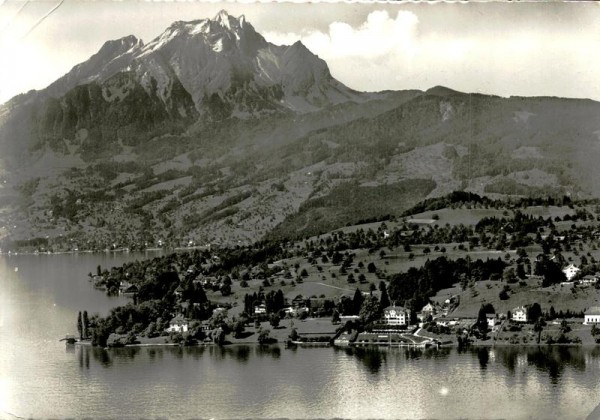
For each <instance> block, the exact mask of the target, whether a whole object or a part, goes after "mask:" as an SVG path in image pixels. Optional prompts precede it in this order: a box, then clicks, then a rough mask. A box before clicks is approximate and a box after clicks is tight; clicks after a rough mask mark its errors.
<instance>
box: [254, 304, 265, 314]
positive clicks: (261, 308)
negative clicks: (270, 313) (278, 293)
mask: <svg viewBox="0 0 600 420" xmlns="http://www.w3.org/2000/svg"><path fill="white" fill-rule="evenodd" d="M254 313H255V314H256V315H259V314H266V313H267V305H265V304H264V303H261V304H260V305H256V306H255V307H254Z"/></svg>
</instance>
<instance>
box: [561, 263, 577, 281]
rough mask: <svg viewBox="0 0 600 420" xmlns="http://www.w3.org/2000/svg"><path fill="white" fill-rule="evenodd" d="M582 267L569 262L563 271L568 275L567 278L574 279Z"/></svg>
mask: <svg viewBox="0 0 600 420" xmlns="http://www.w3.org/2000/svg"><path fill="white" fill-rule="evenodd" d="M580 270H581V269H580V268H579V267H576V266H574V265H573V264H569V265H568V266H567V267H565V268H563V273H565V276H567V280H571V279H573V277H575V276H576V275H577V273H579V271H580Z"/></svg>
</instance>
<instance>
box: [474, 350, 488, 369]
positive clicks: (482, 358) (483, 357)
mask: <svg viewBox="0 0 600 420" xmlns="http://www.w3.org/2000/svg"><path fill="white" fill-rule="evenodd" d="M477 358H478V359H479V366H480V367H481V369H482V370H485V369H487V365H488V362H489V360H490V351H489V350H488V348H487V347H482V348H480V349H478V350H477Z"/></svg>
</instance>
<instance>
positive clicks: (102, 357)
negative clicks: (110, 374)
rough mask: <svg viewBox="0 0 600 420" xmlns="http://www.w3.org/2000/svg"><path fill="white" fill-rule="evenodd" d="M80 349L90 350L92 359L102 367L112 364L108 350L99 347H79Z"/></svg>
mask: <svg viewBox="0 0 600 420" xmlns="http://www.w3.org/2000/svg"><path fill="white" fill-rule="evenodd" d="M81 350H82V351H84V352H90V353H91V354H92V357H93V359H94V360H95V361H97V362H98V363H100V365H101V366H102V367H105V368H108V367H110V366H112V364H113V361H112V358H111V355H110V354H109V350H105V349H103V348H99V347H81Z"/></svg>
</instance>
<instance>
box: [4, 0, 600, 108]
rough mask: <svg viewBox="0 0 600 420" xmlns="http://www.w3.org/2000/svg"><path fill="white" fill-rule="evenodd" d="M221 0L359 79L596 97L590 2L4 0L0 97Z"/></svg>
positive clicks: (599, 13) (599, 75) (599, 70)
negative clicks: (110, 43)
mask: <svg viewBox="0 0 600 420" xmlns="http://www.w3.org/2000/svg"><path fill="white" fill-rule="evenodd" d="M221 9H225V10H227V11H228V12H229V13H230V14H232V15H235V16H239V15H241V14H244V15H245V16H246V18H247V19H248V20H249V21H250V22H251V23H252V24H253V26H254V27H255V28H256V29H257V30H258V31H259V32H260V33H262V34H263V35H264V36H265V37H266V38H267V40H269V41H271V42H274V43H277V44H289V43H293V42H294V41H296V40H298V39H301V40H302V42H304V44H305V45H306V46H307V47H308V48H309V49H310V50H311V51H313V52H314V53H316V54H317V55H319V57H321V58H323V59H324V60H326V61H327V63H328V64H329V67H330V69H331V73H332V74H333V75H334V77H336V78H337V79H339V80H340V81H341V82H343V83H345V84H346V85H348V86H349V87H351V88H354V89H357V90H383V89H412V88H416V89H427V88H429V87H432V86H435V85H445V86H448V87H451V88H454V89H457V90H461V91H468V92H483V93H493V94H498V95H502V96H510V95H525V96H532V95H547V96H566V97H586V98H593V99H596V100H600V54H599V46H600V4H595V3H469V4H445V3H437V4H424V3H420V4H410V3H409V4H402V3H394V4H389V3H368V4H365V3H337V4H335V3H320V4H309V3H285V4H282V3H247V2H214V1H213V2H138V1H127V0H125V1H121V2H113V1H96V2H83V1H69V0H65V1H63V2H60V1H30V2H17V1H12V0H9V1H3V0H0V63H1V64H0V102H4V101H6V100H7V99H9V98H11V97H12V96H14V95H16V94H18V93H22V92H26V91H28V90H29V89H40V88H43V87H45V86H47V85H48V84H50V83H51V82H52V81H54V80H55V79H57V78H58V77H60V76H62V75H63V74H65V73H66V72H67V71H69V70H70V69H71V68H72V67H73V66H74V65H75V64H77V63H79V62H81V61H84V60H86V59H87V58H88V57H89V56H91V55H92V54H94V53H95V52H96V51H97V50H98V49H99V48H100V47H101V46H102V44H103V43H104V42H105V41H106V40H109V39H116V38H120V37H122V36H126V35H130V34H133V35H136V36H137V37H139V38H141V39H143V40H144V42H146V43H147V42H149V41H150V40H152V39H153V38H155V37H156V36H158V35H160V33H161V32H162V31H164V30H165V28H167V27H168V26H169V25H170V24H171V23H172V22H173V21H176V20H187V21H189V20H195V19H203V18H212V17H214V16H215V15H216V14H217V13H218V11H219V10H221ZM52 10H53V11H52ZM51 11H52V12H51ZM50 12H51V13H50ZM45 16H46V17H45ZM44 17H45V18H44Z"/></svg>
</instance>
